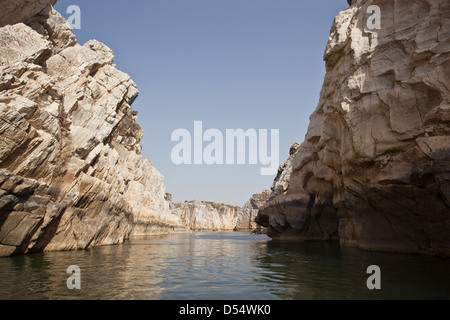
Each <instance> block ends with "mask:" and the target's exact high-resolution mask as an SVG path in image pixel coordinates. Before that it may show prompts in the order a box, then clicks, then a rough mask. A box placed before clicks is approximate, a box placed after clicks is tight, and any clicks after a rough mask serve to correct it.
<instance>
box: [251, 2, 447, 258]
mask: <svg viewBox="0 0 450 320" xmlns="http://www.w3.org/2000/svg"><path fill="white" fill-rule="evenodd" d="M349 3H350V4H351V6H350V7H349V8H348V9H346V10H344V11H342V12H341V13H339V14H338V15H337V16H336V18H335V21H334V22H333V25H332V28H331V34H330V38H329V41H328V44H327V47H326V51H325V54H324V60H325V63H326V71H327V72H326V76H325V79H324V83H323V88H322V91H321V94H320V100H319V103H318V106H317V108H316V110H315V111H314V113H313V114H312V115H311V118H310V125H309V128H308V131H307V134H306V137H305V141H304V142H303V143H302V144H301V145H296V146H295V147H294V148H293V149H291V156H290V158H289V159H288V161H286V162H285V163H284V164H283V165H282V167H280V172H279V174H278V176H277V178H276V179H275V181H274V184H273V186H272V195H271V197H270V200H269V201H268V202H267V203H266V204H265V205H264V206H263V207H262V208H261V209H260V211H259V214H258V217H257V221H258V223H259V224H261V225H263V226H266V227H268V234H269V235H270V236H271V237H272V238H274V239H278V240H295V241H305V240H306V241H308V240H311V241H333V240H339V241H340V243H341V245H343V246H353V247H358V248H361V249H365V250H375V251H387V252H410V253H424V254H435V255H444V256H450V136H449V135H450V125H449V124H450V94H449V88H450V80H449V74H450V62H449V56H450V2H449V1H447V0H396V1H390V0H389V1H387V0H358V1H355V0H354V1H350V2H349ZM370 5H377V6H378V7H379V8H380V9H381V28H380V29H373V30H370V29H369V28H368V27H367V25H366V22H367V20H368V18H369V17H370V15H371V14H370V13H368V12H367V9H368V7H369V6H370Z"/></svg>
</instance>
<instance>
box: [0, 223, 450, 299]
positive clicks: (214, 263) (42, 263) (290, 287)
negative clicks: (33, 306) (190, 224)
mask: <svg viewBox="0 0 450 320" xmlns="http://www.w3.org/2000/svg"><path fill="white" fill-rule="evenodd" d="M70 265H77V266H79V267H80V269H81V287H82V289H81V290H68V289H67V286H66V280H67V278H68V276H69V275H68V274H66V270H67V267H68V266H70ZM370 265H378V266H379V267H380V268H381V285H382V289H381V290H373V291H372V290H369V289H367V286H366V281H367V278H368V277H369V275H368V274H366V270H367V267H368V266H370ZM449 268H450V259H440V258H435V257H428V256H417V255H396V254H381V253H369V252H363V251H359V250H356V249H347V248H340V247H339V245H338V244H336V243H277V242H271V241H270V240H269V238H268V237H266V236H264V235H257V236H254V235H250V234H247V233H242V232H234V233H233V232H230V233H223V232H200V233H195V234H178V235H170V236H155V237H148V238H142V239H132V240H131V241H129V242H127V243H125V244H122V245H118V246H111V247H100V248H95V249H92V250H88V251H75V252H48V253H40V254H31V255H27V256H16V257H9V258H0V299H105V300H106V299H124V300H132V299H147V300H148V299H150V300H159V299H170V300H171V299H180V300H187V299H189V300H191V299H208V300H209V299H213V300H214V299H220V300H228V299H230V300H236V299H237V300H261V299H268V300H270V299H286V300H293V299H294V300H300V299H320V300H323V299H450V273H449V272H448V270H449Z"/></svg>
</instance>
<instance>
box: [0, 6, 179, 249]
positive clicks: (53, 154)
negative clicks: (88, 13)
mask: <svg viewBox="0 0 450 320" xmlns="http://www.w3.org/2000/svg"><path fill="white" fill-rule="evenodd" d="M54 2H55V1H53V2H52V3H54ZM0 5H1V6H2V11H1V12H0V27H1V28H0V255H10V254H19V253H27V252H36V251H44V250H69V249H84V248H88V247H92V246H97V245H108V244H116V243H121V242H123V241H124V240H126V239H127V238H128V237H129V236H131V235H140V234H154V233H160V232H164V233H168V232H178V231H185V230H186V228H185V227H184V226H183V225H182V223H181V220H180V218H179V217H178V216H175V215H173V214H171V213H170V211H169V202H168V201H166V200H165V199H164V196H165V190H164V184H163V176H162V175H161V174H160V173H159V172H158V171H157V170H156V169H155V168H154V167H153V165H152V163H151V162H150V161H149V160H147V159H145V158H144V157H143V156H142V155H141V154H140V150H141V146H140V145H139V142H140V140H141V138H142V136H143V130H142V129H141V128H140V127H139V125H137V123H136V118H137V117H136V112H135V111H133V110H132V109H131V107H130V106H131V104H132V103H133V101H134V100H135V98H136V97H137V95H138V90H137V89H136V85H135V84H134V83H133V81H132V80H131V79H130V77H129V76H128V75H127V74H125V73H123V72H121V71H119V70H117V69H116V68H115V65H114V64H113V59H114V56H113V53H112V51H111V50H110V49H109V48H108V47H106V46H105V45H104V44H102V43H99V42H97V41H95V40H92V41H89V42H87V43H86V44H84V45H80V44H78V43H77V41H76V39H75V36H74V35H73V33H72V30H71V29H70V27H69V25H68V24H67V22H66V21H65V19H64V18H63V17H62V16H61V15H60V14H59V13H58V12H56V11H55V10H54V9H53V8H52V6H51V3H49V1H47V0H38V1H36V0H33V1H32V0H16V1H6V0H2V1H0Z"/></svg>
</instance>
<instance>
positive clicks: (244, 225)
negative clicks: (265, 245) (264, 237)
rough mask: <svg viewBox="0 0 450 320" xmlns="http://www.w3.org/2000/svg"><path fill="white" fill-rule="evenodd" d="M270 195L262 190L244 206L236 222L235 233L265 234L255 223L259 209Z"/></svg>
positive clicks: (263, 229) (267, 191)
mask: <svg viewBox="0 0 450 320" xmlns="http://www.w3.org/2000/svg"><path fill="white" fill-rule="evenodd" d="M271 194H272V193H271V192H270V191H269V190H263V192H261V193H256V194H254V195H252V196H251V197H250V199H249V200H248V201H247V202H246V203H245V204H244V206H243V207H242V209H241V212H240V214H239V216H238V218H237V221H236V227H235V230H236V231H251V232H252V233H265V232H266V230H265V228H261V226H260V225H258V224H257V223H256V221H255V219H256V216H257V215H258V212H259V208H261V207H262V206H263V205H264V204H265V203H266V202H267V200H269V197H270V195H271Z"/></svg>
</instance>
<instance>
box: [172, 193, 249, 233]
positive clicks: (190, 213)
mask: <svg viewBox="0 0 450 320" xmlns="http://www.w3.org/2000/svg"><path fill="white" fill-rule="evenodd" d="M171 208H172V209H171V213H172V214H173V215H175V216H177V217H179V218H180V220H181V222H182V224H183V225H185V226H186V227H188V228H190V229H191V230H193V231H233V230H234V229H235V227H236V221H237V219H238V217H239V214H240V212H241V208H240V207H235V206H230V205H226V204H223V203H222V204H218V203H214V202H207V201H195V200H194V201H186V202H184V203H173V204H172V205H171Z"/></svg>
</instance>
